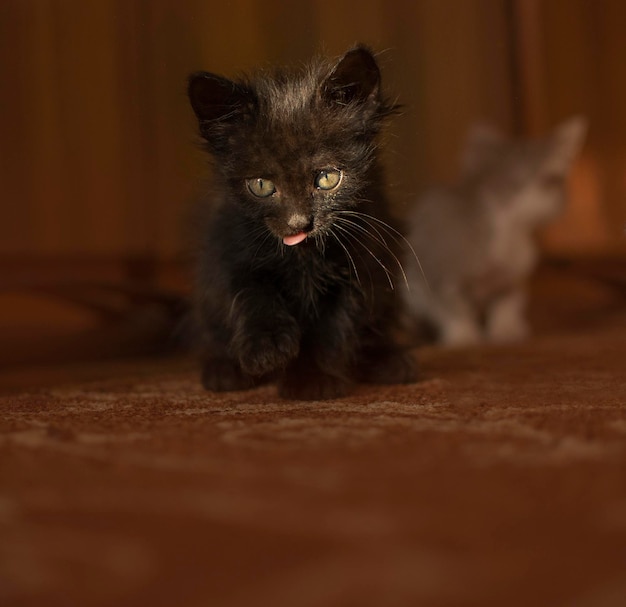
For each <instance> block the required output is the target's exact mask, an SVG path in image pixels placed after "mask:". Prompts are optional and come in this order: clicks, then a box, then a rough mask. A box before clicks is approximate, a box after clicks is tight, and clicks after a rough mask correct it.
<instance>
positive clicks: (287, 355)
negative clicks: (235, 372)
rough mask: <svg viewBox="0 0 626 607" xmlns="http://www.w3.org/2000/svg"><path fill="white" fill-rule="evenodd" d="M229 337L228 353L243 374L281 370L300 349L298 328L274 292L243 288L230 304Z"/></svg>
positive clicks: (259, 374)
mask: <svg viewBox="0 0 626 607" xmlns="http://www.w3.org/2000/svg"><path fill="white" fill-rule="evenodd" d="M230 318H231V323H232V329H233V336H232V339H231V341H230V345H229V353H230V355H231V356H232V357H233V358H234V359H235V360H238V361H239V364H240V366H241V369H242V370H243V372H244V373H246V374H248V375H253V376H262V375H266V374H268V373H271V372H273V371H278V370H281V369H284V368H285V367H286V366H287V364H288V363H289V362H290V361H291V360H293V359H294V358H295V357H296V356H297V355H298V351H299V349H300V327H299V326H298V323H297V322H296V320H295V318H293V316H291V314H289V312H288V311H287V309H286V307H285V306H284V304H283V303H282V299H281V297H280V295H279V294H278V293H276V292H275V291H274V290H272V289H270V288H263V287H259V288H247V289H245V290H242V291H240V292H239V293H238V295H237V296H236V297H235V298H234V300H233V303H232V306H231V314H230Z"/></svg>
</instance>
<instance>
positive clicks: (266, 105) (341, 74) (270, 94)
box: [188, 46, 395, 244]
mask: <svg viewBox="0 0 626 607" xmlns="http://www.w3.org/2000/svg"><path fill="white" fill-rule="evenodd" d="M188 92H189V99H190V101H191V105H192V107H193V110H194V112H195V114H196V116H197V118H198V121H199V125H200V134H201V136H202V137H203V139H204V140H205V141H206V147H207V149H208V151H209V152H210V153H211V154H212V155H213V156H214V158H215V160H216V162H215V164H216V169H217V171H218V173H219V175H221V178H222V180H223V182H224V184H225V187H226V188H227V198H228V199H229V200H230V201H232V202H234V203H236V204H238V205H239V207H240V209H241V212H243V213H246V214H247V215H248V216H251V217H253V218H256V219H258V220H260V221H263V222H264V223H265V224H266V225H267V227H268V228H269V229H270V231H271V232H272V233H273V234H274V235H275V236H276V237H277V238H280V239H282V240H283V242H285V244H297V242H300V241H302V240H303V239H304V238H305V237H306V236H308V235H312V236H317V235H323V234H324V233H325V232H326V231H327V230H328V229H329V227H330V226H331V225H332V223H333V218H334V215H335V214H336V213H337V212H338V211H340V210H342V209H349V208H353V207H355V206H356V205H357V204H358V203H359V199H360V198H362V197H363V195H364V189H365V188H366V187H368V185H370V184H369V183H368V181H369V180H370V178H371V174H372V171H371V169H372V167H373V164H374V163H375V150H376V146H375V139H376V135H377V134H378V132H379V130H380V127H381V123H382V121H383V119H384V118H385V117H386V116H388V115H389V114H391V113H392V112H393V111H394V109H395V108H394V106H393V105H392V104H389V103H387V102H386V101H385V100H384V99H383V97H382V95H381V90H380V72H379V69H378V65H377V63H376V60H375V59H374V56H373V55H372V53H371V52H370V51H369V50H368V49H366V48H364V47H362V46H359V47H356V48H354V49H352V50H350V51H348V52H347V53H346V54H345V55H343V57H341V58H340V59H339V60H338V61H337V62H336V63H334V64H328V63H325V62H322V61H319V62H316V63H314V64H312V65H310V66H309V67H307V68H306V69H303V70H301V71H286V70H277V71H274V72H272V73H269V74H266V73H260V74H257V75H256V76H254V77H251V78H245V79H240V80H235V81H232V80H228V79H226V78H223V77H221V76H217V75H215V74H210V73H208V72H199V73H196V74H193V75H192V76H191V77H190V79H189V91H188Z"/></svg>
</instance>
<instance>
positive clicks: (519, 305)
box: [486, 289, 529, 343]
mask: <svg viewBox="0 0 626 607" xmlns="http://www.w3.org/2000/svg"><path fill="white" fill-rule="evenodd" d="M525 308H526V295H525V293H524V291H523V290H522V289H515V290H512V291H511V292H510V293H508V294H506V295H504V296H502V297H499V298H498V299H497V300H496V301H495V302H494V303H493V304H492V305H491V306H490V308H489V310H488V312H487V319H486V330H487V338H488V339H489V340H490V341H493V342H501V343H504V342H512V341H520V340H522V339H524V338H526V337H527V336H528V334H529V327H528V323H527V322H526V318H525Z"/></svg>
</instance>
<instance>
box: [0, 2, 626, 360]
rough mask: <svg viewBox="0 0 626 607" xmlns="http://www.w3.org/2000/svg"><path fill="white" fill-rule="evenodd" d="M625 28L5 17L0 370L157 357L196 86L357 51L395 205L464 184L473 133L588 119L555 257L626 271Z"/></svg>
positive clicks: (620, 11) (603, 16)
mask: <svg viewBox="0 0 626 607" xmlns="http://www.w3.org/2000/svg"><path fill="white" fill-rule="evenodd" d="M625 29H626V3H624V2H622V1H621V0H594V1H592V0H417V1H416V0H411V1H409V0H407V1H395V2H394V1H390V0H360V1H359V2H348V1H344V0H340V1H334V2H327V1H325V0H324V1H322V0H317V1H312V0H309V1H299V2H288V1H286V0H284V1H281V0H236V1H225V2H213V1H207V0H90V1H85V0H2V2H0V74H2V81H1V82H0V87H1V89H2V90H1V94H0V108H1V112H0V134H1V135H0V204H1V208H2V215H1V217H2V219H1V221H0V346H1V348H0V349H1V351H2V353H1V354H0V364H3V365H4V367H5V368H8V369H10V367H11V366H12V365H16V364H23V363H25V362H31V363H32V362H47V361H54V360H60V359H61V358H63V357H65V358H72V357H74V358H76V357H79V358H80V357H94V356H105V355H106V356H110V355H115V356H119V355H127V354H132V353H135V352H137V351H138V348H139V350H141V349H142V348H144V349H146V350H150V348H153V347H154V346H155V345H156V344H158V343H163V342H162V337H163V334H164V333H163V332H162V331H163V326H164V323H166V322H167V319H168V318H170V316H169V315H170V313H171V312H172V309H171V307H168V306H169V300H167V299H164V296H167V295H169V294H170V293H184V292H185V291H186V290H187V282H188V281H187V276H188V274H187V270H186V268H187V267H188V243H187V240H186V238H185V229H184V224H185V217H186V216H187V214H188V208H189V204H190V200H191V199H192V198H193V195H194V192H195V191H197V189H198V184H199V183H200V180H201V178H202V175H203V174H204V173H205V160H204V158H203V157H202V155H201V153H200V152H199V151H198V149H197V146H196V145H195V144H196V133H195V124H194V120H193V116H192V112H191V111H190V108H189V107H188V103H187V100H186V96H185V85H186V77H187V75H188V73H189V72H191V71H194V70H197V69H207V70H210V71H214V72H218V73H221V74H224V75H228V76H235V75H237V74H238V73H239V72H241V71H246V70H249V69H251V68H254V67H255V66H259V65H260V66H263V65H268V64H270V63H275V62H279V63H295V64H297V63H300V62H303V61H306V60H307V59H308V58H309V57H310V56H311V55H313V54H316V53H320V52H321V53H324V54H327V55H330V56H336V55H340V54H342V53H343V52H344V51H345V50H346V49H348V48H349V47H350V46H352V45H353V44H354V43H356V42H364V43H367V44H369V45H370V46H372V47H373V48H374V49H375V50H376V51H379V52H380V63H381V68H382V71H383V78H384V84H385V87H386V89H387V91H388V93H390V94H391V95H392V96H397V98H398V100H399V101H400V102H401V103H402V104H403V105H404V113H403V115H402V116H400V117H398V118H397V119H396V120H395V122H394V124H393V126H392V128H391V129H390V132H389V136H388V146H387V147H388V154H387V165H388V169H389V176H390V182H391V184H392V188H393V194H394V199H395V201H396V203H397V204H398V205H399V208H404V207H406V206H408V205H410V203H411V201H412V200H413V199H414V197H415V195H416V194H417V193H418V192H419V191H420V189H421V188H422V187H424V186H426V185H428V184H429V183H431V182H433V181H440V180H449V179H453V178H454V176H455V174H456V167H457V159H458V155H459V148H460V146H461V144H462V142H463V139H464V136H465V131H466V129H467V127H468V125H469V124H471V123H472V122H475V121H477V120H480V121H488V122H492V123H493V124H495V125H497V126H498V127H500V128H501V129H502V130H504V131H505V132H507V133H509V134H511V135H524V136H526V135H529V136H539V135H543V134H545V133H547V132H548V130H549V129H551V128H552V127H553V126H555V125H556V124H558V123H559V122H560V121H562V120H564V119H566V118H568V117H570V116H571V115H573V114H578V113H582V114H585V115H586V116H587V117H588V118H589V121H590V131H589V137H588V141H587V144H586V146H585V149H584V151H583V153H582V155H581V157H580V159H579V161H578V162H577V164H576V166H575V170H574V173H573V175H572V179H571V188H570V190H571V199H570V204H569V206H568V208H567V211H566V212H565V214H564V215H563V217H562V218H561V219H560V220H559V221H558V222H557V223H556V224H555V225H554V226H552V227H551V228H550V229H549V230H548V231H547V232H546V233H545V234H544V235H543V236H542V247H543V250H544V252H545V255H546V257H547V258H555V257H558V258H568V259H569V258H571V259H574V258H575V259H579V258H584V259H591V258H593V259H598V258H600V259H613V260H614V259H615V258H616V257H617V258H622V259H623V258H624V257H626V247H625V242H624V226H625V224H626V110H625V109H624V108H626V76H624V69H623V62H624V59H625V58H626V37H625V36H624V34H623V32H624V31H625ZM152 321H154V322H152ZM159 323H160V324H159ZM157 325H158V326H157ZM98 340H100V341H98ZM138 344H142V345H141V346H138Z"/></svg>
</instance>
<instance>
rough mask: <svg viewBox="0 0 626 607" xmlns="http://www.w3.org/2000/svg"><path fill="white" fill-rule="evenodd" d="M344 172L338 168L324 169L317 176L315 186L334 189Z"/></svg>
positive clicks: (322, 188) (321, 188)
mask: <svg viewBox="0 0 626 607" xmlns="http://www.w3.org/2000/svg"><path fill="white" fill-rule="evenodd" d="M342 177H343V173H342V172H341V171H339V170H338V169H324V170H323V171H320V172H319V173H318V174H317V177H316V178H315V187H316V188H318V189H320V190H334V189H335V188H336V187H337V186H338V185H339V183H340V182H341V178H342Z"/></svg>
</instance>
